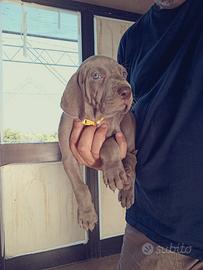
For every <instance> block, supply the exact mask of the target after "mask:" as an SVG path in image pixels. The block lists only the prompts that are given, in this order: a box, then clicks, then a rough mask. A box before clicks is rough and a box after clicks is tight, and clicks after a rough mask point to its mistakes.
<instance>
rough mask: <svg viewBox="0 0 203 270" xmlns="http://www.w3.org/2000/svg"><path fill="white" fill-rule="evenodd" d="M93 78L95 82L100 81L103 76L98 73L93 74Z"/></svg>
mask: <svg viewBox="0 0 203 270" xmlns="http://www.w3.org/2000/svg"><path fill="white" fill-rule="evenodd" d="M92 78H93V79H94V80H99V79H101V78H102V75H101V74H100V73H98V72H94V73H93V74H92Z"/></svg>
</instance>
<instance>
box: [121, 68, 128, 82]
mask: <svg viewBox="0 0 203 270" xmlns="http://www.w3.org/2000/svg"><path fill="white" fill-rule="evenodd" d="M122 74H123V78H124V79H125V80H126V79H127V77H128V73H127V72H126V71H125V70H124V71H123V73H122Z"/></svg>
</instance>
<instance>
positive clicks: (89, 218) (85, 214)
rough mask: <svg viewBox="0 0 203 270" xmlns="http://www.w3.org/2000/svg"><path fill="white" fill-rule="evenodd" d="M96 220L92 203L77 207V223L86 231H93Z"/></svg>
mask: <svg viewBox="0 0 203 270" xmlns="http://www.w3.org/2000/svg"><path fill="white" fill-rule="evenodd" d="M97 222H98V217H97V214H96V211H95V208H94V205H93V204H92V205H91V206H90V207H87V208H78V223H79V225H80V227H82V228H83V229H85V230H86V231H88V230H90V231H93V229H94V227H95V225H96V223H97Z"/></svg>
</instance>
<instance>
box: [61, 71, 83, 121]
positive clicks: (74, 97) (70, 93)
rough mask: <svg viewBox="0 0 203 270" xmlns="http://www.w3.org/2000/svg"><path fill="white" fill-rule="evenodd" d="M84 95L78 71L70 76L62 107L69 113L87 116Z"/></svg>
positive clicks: (80, 117)
mask: <svg viewBox="0 0 203 270" xmlns="http://www.w3.org/2000/svg"><path fill="white" fill-rule="evenodd" d="M84 106H85V105H84V96H83V93H82V89H81V87H80V84H79V80H78V72H76V73H75V74H73V76H72V77H71V78H70V80H69V82H68V84H67V86H66V89H65V91H64V93H63V96H62V98H61V108H62V110H63V111H64V112H65V113H67V114H68V115H70V116H72V117H74V118H79V119H81V120H82V119H83V118H84V116H85V109H84Z"/></svg>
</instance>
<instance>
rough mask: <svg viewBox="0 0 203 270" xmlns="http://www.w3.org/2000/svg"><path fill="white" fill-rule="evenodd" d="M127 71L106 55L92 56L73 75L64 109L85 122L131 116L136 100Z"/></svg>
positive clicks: (64, 100) (65, 97)
mask: <svg viewBox="0 0 203 270" xmlns="http://www.w3.org/2000/svg"><path fill="white" fill-rule="evenodd" d="M126 78H127V72H126V70H125V68H124V67H123V66H121V65H119V64H118V63H117V62H116V61H114V60H113V59H111V58H108V57H105V56H92V57H90V58H88V59H87V60H86V61H84V62H83V63H82V64H81V66H80V67H79V69H78V71H77V72H76V73H75V74H74V75H73V76H72V78H71V79H70V81H69V82H68V85H67V87H66V89H65V91H64V94H63V96H62V99H61V107H62V109H63V110H64V111H65V112H66V113H67V114H69V115H71V116H72V117H75V118H79V119H80V120H83V119H84V118H85V117H86V118H87V117H88V118H89V119H92V120H94V121H98V120H99V119H101V118H103V117H104V118H108V117H112V116H114V115H116V114H117V113H123V114H125V113H127V112H128V110H129V109H130V107H131V105H132V101H133V97H132V92H131V87H130V85H129V83H128V82H127V80H126Z"/></svg>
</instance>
